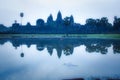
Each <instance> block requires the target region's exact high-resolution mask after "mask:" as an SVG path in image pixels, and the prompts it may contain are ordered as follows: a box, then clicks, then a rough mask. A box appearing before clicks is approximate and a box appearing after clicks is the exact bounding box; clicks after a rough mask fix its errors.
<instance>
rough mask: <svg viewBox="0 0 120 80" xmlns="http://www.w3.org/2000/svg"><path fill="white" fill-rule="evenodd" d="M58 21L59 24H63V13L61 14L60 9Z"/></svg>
mask: <svg viewBox="0 0 120 80" xmlns="http://www.w3.org/2000/svg"><path fill="white" fill-rule="evenodd" d="M56 23H57V24H58V25H59V24H62V14H61V12H60V11H59V12H58V14H57V19H56Z"/></svg>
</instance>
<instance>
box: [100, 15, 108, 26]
mask: <svg viewBox="0 0 120 80" xmlns="http://www.w3.org/2000/svg"><path fill="white" fill-rule="evenodd" d="M100 23H101V26H108V18H107V17H102V18H101V20H100Z"/></svg>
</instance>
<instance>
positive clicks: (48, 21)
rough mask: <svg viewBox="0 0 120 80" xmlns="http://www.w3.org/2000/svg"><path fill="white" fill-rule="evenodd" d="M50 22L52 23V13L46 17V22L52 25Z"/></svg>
mask: <svg viewBox="0 0 120 80" xmlns="http://www.w3.org/2000/svg"><path fill="white" fill-rule="evenodd" d="M52 23H53V16H52V14H50V16H49V17H48V18H47V24H48V25H52Z"/></svg>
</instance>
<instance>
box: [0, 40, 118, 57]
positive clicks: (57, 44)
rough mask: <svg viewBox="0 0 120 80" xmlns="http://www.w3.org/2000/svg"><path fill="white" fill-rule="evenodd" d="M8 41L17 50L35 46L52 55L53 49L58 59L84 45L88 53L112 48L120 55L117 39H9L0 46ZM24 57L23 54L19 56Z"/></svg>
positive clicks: (102, 52)
mask: <svg viewBox="0 0 120 80" xmlns="http://www.w3.org/2000/svg"><path fill="white" fill-rule="evenodd" d="M7 41H10V42H11V43H12V45H13V46H14V47H15V48H17V47H20V46H21V45H23V44H24V45H27V47H28V48H29V47H30V46H31V45H36V49H37V50H38V51H43V50H44V49H45V48H47V51H48V53H49V54H50V55H52V54H53V49H56V51H57V56H58V58H60V57H61V56H62V54H64V55H66V56H68V55H72V54H73V52H74V48H75V47H79V46H81V45H84V46H85V47H86V49H85V50H86V51H87V52H89V53H93V52H97V53H101V54H107V52H108V48H109V47H111V46H112V48H113V52H114V53H120V40H119V39H81V38H41V39H40V38H9V39H0V44H1V45H3V44H4V43H5V42H7ZM20 56H21V57H24V53H21V54H20Z"/></svg>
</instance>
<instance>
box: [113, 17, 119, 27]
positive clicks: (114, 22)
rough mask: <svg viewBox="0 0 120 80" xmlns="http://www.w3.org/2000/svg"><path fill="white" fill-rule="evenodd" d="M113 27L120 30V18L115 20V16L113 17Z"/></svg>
mask: <svg viewBox="0 0 120 80" xmlns="http://www.w3.org/2000/svg"><path fill="white" fill-rule="evenodd" d="M113 26H114V28H115V29H119V28H120V18H117V16H115V17H114V21H113Z"/></svg>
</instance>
